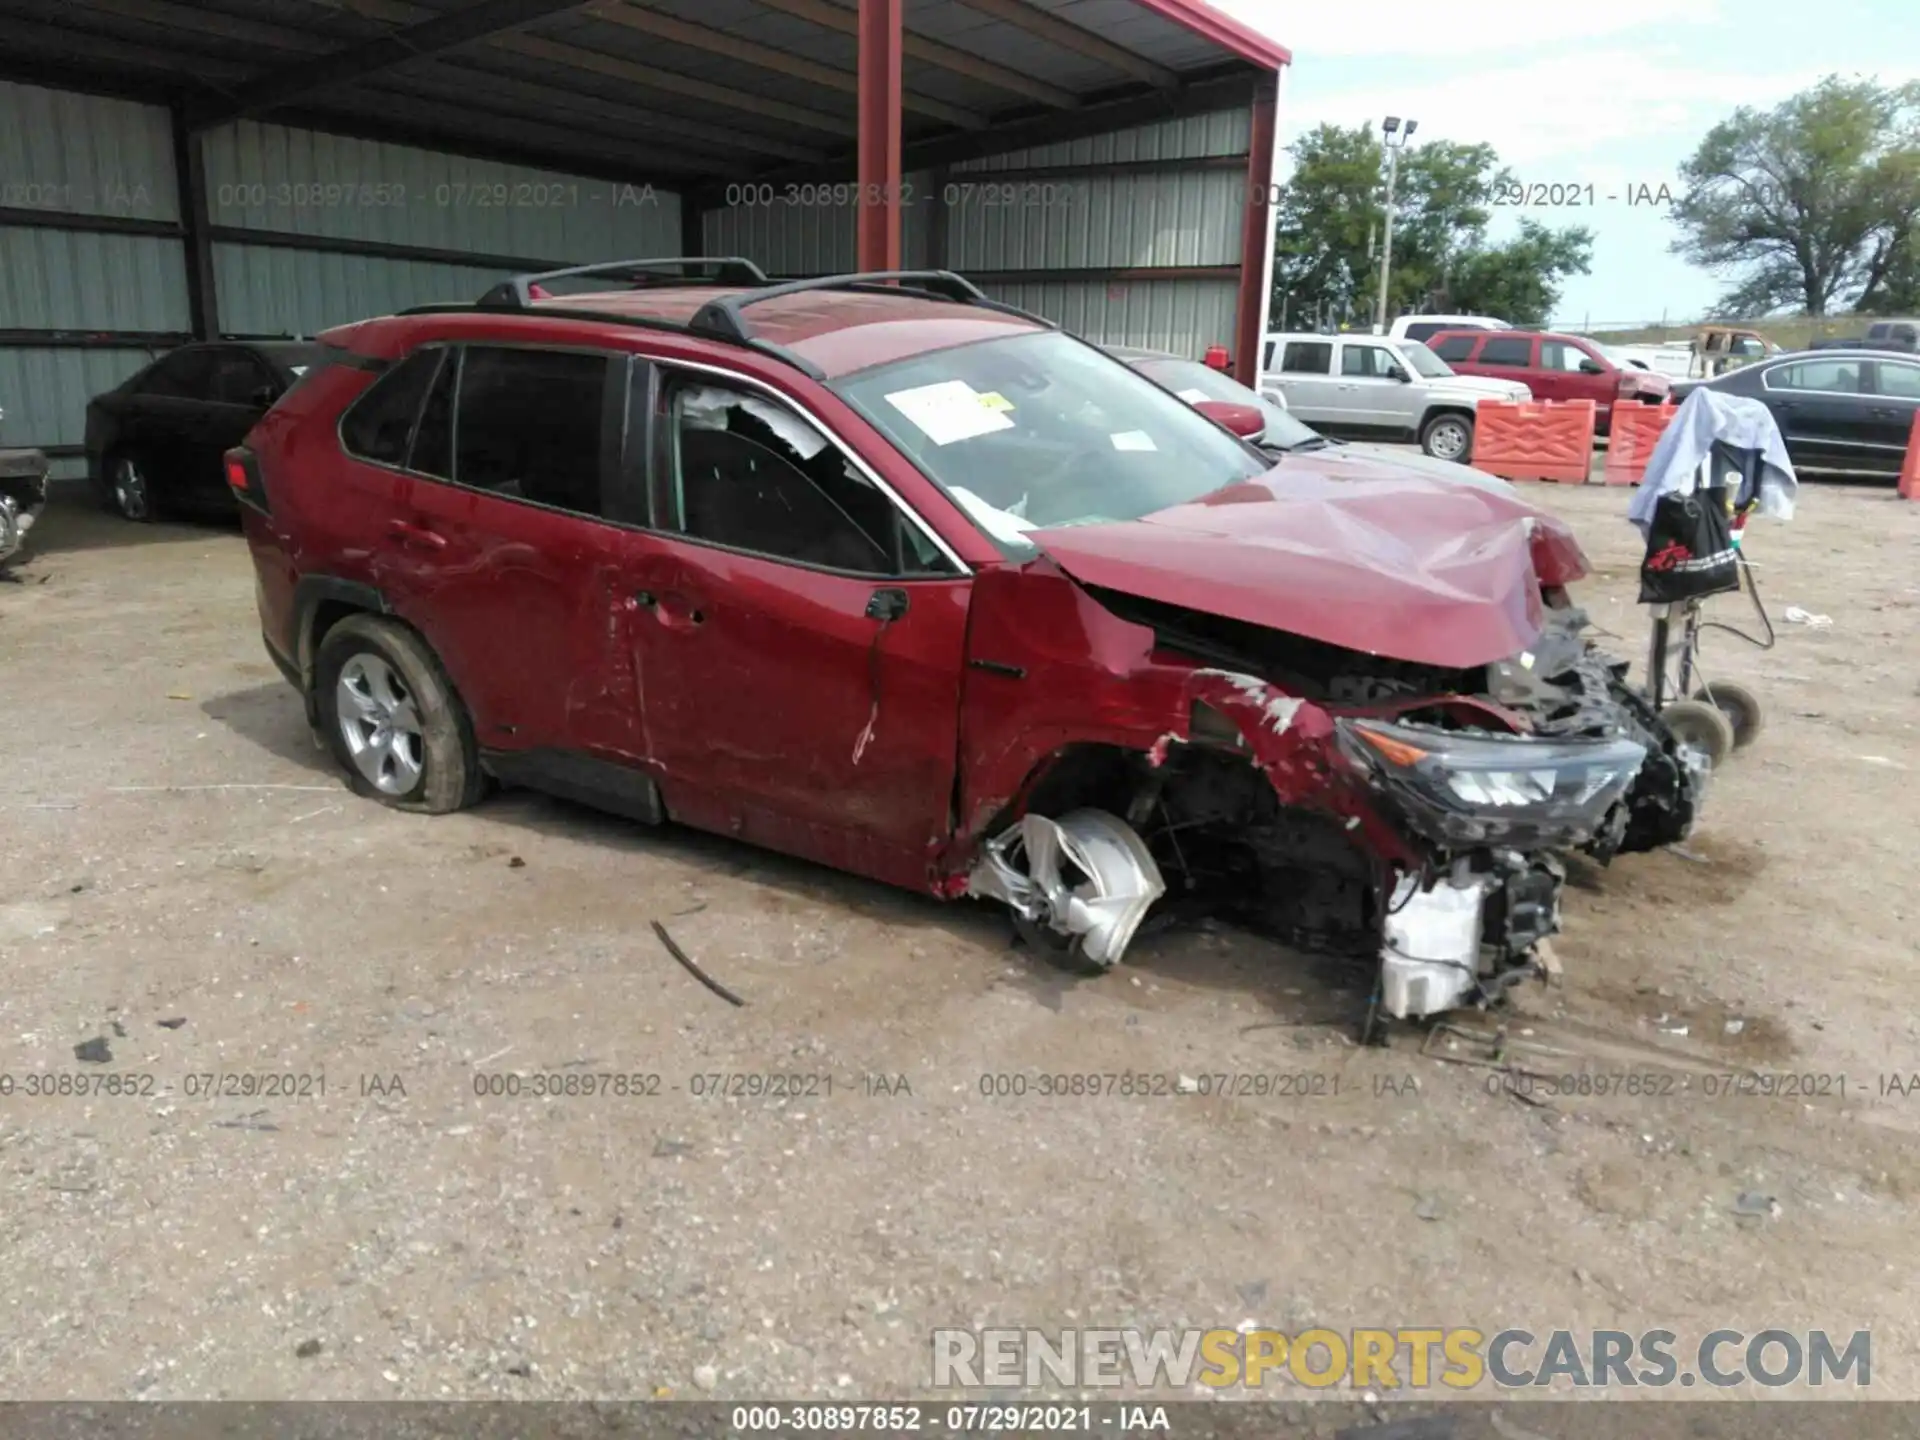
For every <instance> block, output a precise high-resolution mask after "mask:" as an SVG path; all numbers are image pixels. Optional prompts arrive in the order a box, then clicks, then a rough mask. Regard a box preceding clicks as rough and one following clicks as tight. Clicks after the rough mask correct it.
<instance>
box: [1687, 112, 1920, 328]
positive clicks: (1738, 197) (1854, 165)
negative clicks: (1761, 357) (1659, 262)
mask: <svg viewBox="0 0 1920 1440" xmlns="http://www.w3.org/2000/svg"><path fill="white" fill-rule="evenodd" d="M1680 179H1681V181H1682V183H1683V184H1685V185H1686V187H1687V189H1686V193H1685V194H1684V195H1682V196H1681V198H1680V199H1679V200H1678V201H1677V202H1676V203H1675V205H1674V218H1675V220H1676V221H1677V222H1678V224H1679V225H1680V228H1681V230H1682V232H1683V233H1682V237H1681V238H1680V239H1679V240H1678V241H1676V242H1675V244H1674V247H1673V248H1674V250H1675V252H1676V253H1678V254H1680V255H1684V256H1685V257H1687V258H1688V259H1690V260H1692V261H1694V262H1695V263H1697V264H1700V265H1704V266H1706V267H1708V268H1709V269H1712V270H1716V271H1720V272H1723V273H1725V274H1727V275H1728V277H1729V278H1730V279H1732V280H1733V282H1734V283H1733V286H1732V288H1731V289H1730V290H1729V291H1728V293H1727V295H1726V297H1725V299H1724V300H1723V301H1722V305H1723V307H1724V308H1725V309H1726V310H1728V311H1729V312H1731V313H1735V314H1766V313H1768V312H1769V311H1773V310H1780V309H1785V308H1794V309H1803V310H1805V311H1806V313H1807V314H1809V315H1826V314H1827V313H1829V311H1831V310H1834V309H1836V308H1843V307H1844V306H1845V305H1847V304H1848V303H1849V302H1851V303H1854V304H1856V305H1858V306H1859V307H1860V308H1862V309H1877V308H1881V307H1882V306H1885V305H1886V304H1887V303H1888V302H1890V301H1895V300H1896V299H1897V300H1900V301H1905V300H1910V299H1912V298H1913V289H1914V285H1915V278H1916V277H1915V275H1914V267H1915V264H1916V257H1915V253H1914V247H1915V245H1916V243H1920V242H1916V241H1915V238H1914V230H1915V227H1916V225H1920V81H1914V82H1910V83H1908V84H1904V85H1899V86H1892V87H1889V86H1884V85H1881V84H1879V83H1878V82H1877V81H1873V80H1863V79H1855V80H1843V79H1841V78H1840V77H1839V76H1837V75H1829V76H1828V77H1827V78H1826V79H1824V80H1822V81H1821V82H1820V83H1819V84H1818V85H1815V86H1814V87H1813V88H1812V89H1810V90H1805V91H1802V92H1801V93H1800V94H1798V95H1795V96H1794V97H1793V98H1791V99H1790V100H1786V101H1784V102H1782V103H1781V104H1779V105H1776V106H1775V107H1774V108H1773V109H1771V110H1755V109H1752V108H1750V107H1744V106H1743V107H1742V108H1741V109H1739V110H1736V111H1734V113H1733V114H1732V115H1730V116H1729V117H1728V118H1727V119H1725V120H1723V121H1721V122H1720V123H1719V124H1718V125H1715V126H1714V127H1713V128H1712V129H1711V130H1709V131H1708V132H1707V134H1706V138H1705V139H1703V140H1702V141H1701V142H1700V146H1699V148H1698V149H1697V150H1695V151H1694V153H1693V155H1692V156H1691V157H1690V158H1689V159H1688V160H1687V161H1686V162H1685V163H1684V164H1683V165H1682V166H1681V167H1680Z"/></svg>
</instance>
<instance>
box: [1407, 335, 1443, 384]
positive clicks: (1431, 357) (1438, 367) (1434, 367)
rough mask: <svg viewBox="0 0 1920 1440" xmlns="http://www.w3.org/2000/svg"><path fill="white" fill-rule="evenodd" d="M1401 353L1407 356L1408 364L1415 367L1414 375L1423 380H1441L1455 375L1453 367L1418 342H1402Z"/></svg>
mask: <svg viewBox="0 0 1920 1440" xmlns="http://www.w3.org/2000/svg"><path fill="white" fill-rule="evenodd" d="M1400 353H1401V354H1402V355H1404V356H1406V358H1407V364H1409V365H1411V366H1412V367H1413V373H1414V374H1416V375H1418V376H1419V377H1420V378H1421V379H1423V380H1440V379H1444V378H1445V377H1446V376H1448V375H1451V374H1453V367H1452V366H1451V365H1449V364H1447V362H1446V361H1444V360H1442V359H1441V358H1440V357H1439V356H1438V355H1436V354H1434V353H1433V351H1431V350H1429V349H1428V348H1427V347H1426V346H1425V345H1422V344H1421V343H1420V342H1419V341H1418V340H1402V341H1401V342H1400Z"/></svg>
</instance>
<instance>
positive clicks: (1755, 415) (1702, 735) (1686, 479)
mask: <svg viewBox="0 0 1920 1440" xmlns="http://www.w3.org/2000/svg"><path fill="white" fill-rule="evenodd" d="M1797 483H1798V482H1797V481H1796V479H1795V477H1794V474H1793V469H1792V465H1791V462H1789V461H1788V459H1787V456H1786V449H1785V447H1784V445H1782V444H1781V441H1780V434H1779V429H1778V427H1777V426H1776V425H1775V424H1774V421H1773V417H1772V415H1771V414H1770V413H1768V411H1767V409H1766V407H1765V406H1763V405H1760V404H1758V403H1757V402H1754V401H1749V400H1745V399H1743V398H1742V397H1738V396H1728V395H1722V394H1720V393H1718V392H1714V391H1707V390H1697V391H1695V392H1693V393H1692V394H1691V395H1689V396H1688V397H1687V399H1686V402H1685V403H1684V404H1683V405H1682V406H1681V409H1680V411H1679V413H1678V414H1676V415H1675V417H1674V421H1673V424H1672V425H1671V426H1670V427H1669V429H1668V431H1667V433H1666V434H1664V435H1662V436H1661V438H1660V443H1659V445H1658V446H1656V447H1655V450H1654V453H1653V455H1652V456H1651V457H1649V460H1648V465H1647V476H1646V481H1645V483H1644V485H1643V488H1642V489H1641V491H1640V492H1639V493H1637V494H1636V495H1635V496H1634V500H1633V506H1632V509H1631V510H1630V512H1629V514H1630V516H1631V518H1632V519H1633V520H1634V522H1635V523H1636V524H1637V525H1639V527H1640V529H1641V532H1642V534H1643V536H1644V537H1645V539H1646V542H1647V550H1646V556H1645V558H1644V559H1643V560H1642V562H1641V567H1640V600H1641V603H1642V604H1645V605H1647V606H1649V607H1650V611H1651V616H1652V626H1651V630H1652V636H1651V640H1650V642H1649V645H1648V649H1647V670H1646V689H1647V696H1648V698H1649V699H1650V700H1651V701H1652V702H1653V706H1654V708H1655V709H1656V710H1657V711H1658V712H1659V713H1660V717H1661V719H1662V720H1664V721H1665V722H1666V724H1667V726H1668V728H1669V729H1671V730H1672V731H1673V732H1674V735H1675V736H1676V738H1677V739H1679V740H1680V742H1681V743H1682V744H1683V745H1685V746H1686V747H1687V748H1688V749H1689V750H1691V751H1692V752H1693V753H1694V754H1695V755H1696V756H1697V757H1698V758H1699V762H1700V764H1701V766H1702V768H1705V769H1713V768H1716V767H1718V766H1719V765H1720V764H1722V763H1724V762H1725V761H1726V759H1727V758H1728V757H1729V756H1731V755H1732V754H1733V753H1734V752H1735V751H1737V750H1744V749H1746V748H1747V747H1748V746H1749V745H1751V744H1753V742H1754V741H1755V740H1756V739H1758V738H1759V735H1760V732H1761V728H1762V726H1763V723H1764V718H1763V715H1762V711H1761V707H1760V702H1759V699H1758V697H1756V696H1755V695H1754V693H1753V692H1752V691H1751V690H1749V689H1747V688H1746V687H1745V686H1744V685H1740V684H1737V683H1735V682H1734V681H1731V680H1725V679H1721V678H1718V677H1715V676H1713V675H1711V674H1710V673H1709V672H1708V671H1707V669H1706V667H1705V666H1704V665H1703V663H1702V654H1701V638H1702V635H1703V633H1704V632H1706V631H1708V630H1722V631H1725V632H1726V633H1728V634H1731V635H1734V636H1736V637H1738V638H1739V639H1742V640H1745V641H1746V642H1747V643H1749V644H1751V645H1754V646H1757V647H1759V648H1761V649H1771V648H1772V646H1773V643H1774V629H1773V624H1772V622H1771V620H1769V619H1768V616H1767V612H1766V607H1765V605H1764V604H1762V603H1761V600H1760V591H1759V588H1758V585H1757V584H1756V582H1755V578H1754V568H1753V566H1752V564H1751V563H1750V562H1749V561H1748V559H1747V555H1746V552H1745V549H1744V546H1743V541H1744V538H1745V530H1746V524H1747V521H1748V519H1749V518H1751V517H1752V516H1753V515H1754V514H1756V513H1765V514H1772V515H1775V516H1779V517H1781V518H1787V517H1790V516H1791V515H1792V513H1793V498H1794V491H1795V489H1796V488H1797ZM1741 591H1744V592H1745V593H1746V594H1747V595H1748V596H1749V598H1750V599H1751V601H1752V603H1753V608H1754V613H1755V614H1756V615H1757V616H1758V617H1759V631H1758V633H1753V632H1749V631H1747V630H1743V629H1741V628H1740V627H1738V626H1736V625H1733V624H1730V623H1728V622H1726V621H1724V620H1718V619H1710V618H1706V614H1705V602H1706V601H1707V600H1708V599H1710V598H1711V597H1713V596H1716V595H1724V594H1733V593H1738V592H1741Z"/></svg>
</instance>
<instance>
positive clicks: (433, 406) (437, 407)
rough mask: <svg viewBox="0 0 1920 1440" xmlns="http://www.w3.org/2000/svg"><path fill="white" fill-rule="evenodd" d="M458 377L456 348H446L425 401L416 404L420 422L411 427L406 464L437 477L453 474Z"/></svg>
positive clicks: (458, 364)
mask: <svg viewBox="0 0 1920 1440" xmlns="http://www.w3.org/2000/svg"><path fill="white" fill-rule="evenodd" d="M459 381H460V352H459V351H458V350H449V351H447V360H446V363H445V364H444V365H442V366H441V367H440V371H439V373H438V374H437V375H435V376H434V377H433V388H432V389H431V390H429V391H428V392H427V403H426V404H425V405H423V406H421V408H420V423H419V424H418V425H417V426H415V427H414V431H413V450H412V451H411V452H410V453H409V454H408V456H407V468H408V469H409V470H418V471H419V472H420V473H421V474H422V475H432V476H435V477H436V478H438V479H441V480H451V479H452V478H453V393H454V387H455V386H456V385H457V384H458V383H459Z"/></svg>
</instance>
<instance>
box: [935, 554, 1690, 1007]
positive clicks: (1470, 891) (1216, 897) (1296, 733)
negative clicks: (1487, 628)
mask: <svg viewBox="0 0 1920 1440" xmlns="http://www.w3.org/2000/svg"><path fill="white" fill-rule="evenodd" d="M1090 593H1091V594H1092V595H1093V597H1094V598H1095V599H1096V600H1097V601H1098V602H1099V604H1100V605H1101V606H1102V607H1103V608H1105V609H1107V610H1109V611H1111V612H1112V613H1114V614H1115V615H1117V616H1119V617H1120V618H1122V619H1124V620H1127V621H1130V622H1132V623H1135V624H1139V625H1143V626H1147V627H1149V628H1151V630H1152V631H1153V635H1154V640H1155V658H1156V660H1178V661H1181V662H1184V663H1186V664H1189V665H1193V666H1195V667H1196V668H1195V669H1193V671H1192V677H1193V678H1192V686H1191V693H1192V705H1191V712H1190V720H1189V724H1188V726H1187V728H1186V730H1185V732H1184V733H1173V734H1169V735H1168V736H1166V737H1163V740H1162V742H1161V743H1160V744H1158V745H1156V746H1155V747H1154V749H1153V751H1152V752H1151V753H1149V754H1141V753H1139V752H1137V751H1130V750H1126V749H1122V748H1119V747H1107V746H1084V747H1073V748H1071V749H1069V750H1068V751H1067V752H1065V753H1063V754H1062V755H1061V756H1060V757H1059V759H1058V761H1057V763H1055V764H1054V765H1053V766H1052V767H1051V768H1050V769H1048V770H1047V772H1046V773H1045V774H1044V776H1042V777H1041V779H1040V780H1039V782H1038V783H1037V784H1036V785H1035V787H1034V788H1033V790H1032V792H1031V793H1030V794H1029V795H1027V796H1026V797H1025V804H1024V812H1025V813H1024V814H1023V815H1021V817H1020V818H1019V819H1018V820H1017V821H1015V822H1014V823H1013V824H1012V825H1011V826H1009V827H1005V828H1002V829H1000V830H998V831H997V832H996V833H995V834H994V835H993V836H992V838H990V839H989V840H988V841H987V843H986V844H985V846H984V848H983V850H982V853H981V855H980V858H979V859H978V861H977V862H976V864H975V865H974V868H973V870H972V873H971V874H970V876H969V882H968V888H969V890H970V891H971V892H972V893H974V894H976V895H987V896H991V897H994V898H998V899H1000V900H1003V901H1005V902H1006V903H1007V904H1008V905H1009V907H1010V908H1011V909H1012V911H1013V913H1014V917H1015V924H1016V926H1017V928H1018V929H1019V930H1020V932H1021V934H1022V935H1023V936H1024V937H1025V938H1026V939H1027V941H1028V942H1029V943H1030V944H1032V945H1034V946H1036V947H1038V948H1041V949H1042V950H1044V951H1046V952H1047V953H1049V954H1050V955H1051V956H1052V957H1053V958H1054V959H1055V960H1056V961H1059V962H1062V963H1067V964H1069V965H1071V966H1072V967H1073V968H1077V969H1083V970H1088V971H1097V970H1104V969H1106V968H1108V967H1110V966H1112V965H1113V964H1114V963H1116V962H1117V961H1118V960H1119V959H1120V957H1121V955H1122V954H1123V953H1124V951H1125V948H1126V946H1127V944H1128V942H1129V941H1130V940H1131V939H1132V938H1133V936H1134V935H1135V934H1136V932H1137V931H1138V929H1139V927H1140V925H1141V923H1142V922H1143V920H1144V919H1145V918H1146V915H1147V912H1148V910H1149V909H1152V908H1154V907H1155V906H1156V905H1157V906H1158V907H1159V911H1160V913H1162V914H1165V915H1167V916H1169V917H1170V918H1178V917H1180V916H1182V915H1187V916H1198V915H1203V914H1204V915H1213V916H1217V917H1220V918H1222V919H1227V920H1230V921H1232V922H1234V923H1237V924H1240V925H1242V926H1245V927H1246V928H1248V929H1250V930H1252V931H1255V932H1257V933H1260V934H1264V935H1267V936H1269V937H1271V938H1273V939H1276V940H1279V941H1281V942H1283V943H1285V944H1288V945H1291V946H1295V947H1298V948H1302V949H1308V950H1314V951H1320V952H1330V953H1333V954H1336V955H1341V956H1346V957H1350V958H1353V959H1355V960H1362V961H1377V963H1378V967H1379V969H1378V983H1377V988H1376V990H1375V1003H1376V1005H1377V1007H1378V1009H1379V1010H1380V1011H1382V1012H1384V1013H1385V1014H1387V1015H1391V1016H1395V1017H1400V1018H1408V1017H1420V1016H1426V1015H1433V1014H1437V1013H1439V1012H1441V1011H1445V1010H1449V1009H1454V1008H1457V1007H1459V1006H1462V1005H1471V1004H1487V1003H1491V1002H1492V1001H1495V1000H1497V999H1498V998H1499V997H1500V996H1501V995H1502V994H1503V993H1504V992H1505V991H1506V990H1507V989H1508V987H1510V986H1511V985H1512V984H1513V983H1515V982H1516V981H1518V980H1520V979H1523V978H1526V977H1528V976H1530V975H1535V974H1538V973H1540V970H1541V966H1540V962H1539V960H1538V956H1537V947H1538V946H1539V945H1540V943H1541V942H1542V941H1544V940H1546V939H1547V938H1548V937H1550V936H1551V935H1553V934H1555V933H1556V932H1557V931H1558V930H1559V928H1560V890H1561V886H1562V883H1563V881H1564V877H1565V870H1564V867H1563V863H1562V861H1563V857H1564V856H1565V855H1567V854H1569V853H1571V852H1576V851H1577V852H1581V853H1584V854H1586V855H1588V856H1590V857H1592V858H1593V859H1594V860H1596V861H1598V862H1600V863H1602V864H1604V863H1606V862H1607V861H1609V860H1611V859H1612V857H1613V856H1615V855H1616V854H1619V853H1622V852H1627V851H1640V850H1649V849H1653V848H1655V847H1657V846H1660V845H1666V844H1671V843H1673V842H1676V841H1678V840H1681V839H1683V838H1684V837H1685V836H1686V835H1687V833H1688V832H1689V830H1690V828H1691V826H1692V824H1693V820H1694V816H1695V814H1696V811H1697V810H1698V807H1699V803H1700V799H1701V795H1702V791H1703V786H1704V777H1705V767H1704V765H1703V764H1702V763H1700V762H1699V760H1698V758H1697V757H1695V756H1694V755H1692V754H1691V753H1690V752H1689V751H1687V750H1685V749H1683V747H1681V746H1680V745H1679V744H1678V743H1677V742H1676V740H1675V738H1674V736H1673V735H1672V734H1671V733H1669V732H1668V731H1667V729H1666V727H1665V726H1664V725H1663V724H1662V723H1661V721H1660V720H1659V718H1658V717H1657V715H1655V713H1654V712H1653V710H1652V709H1651V707H1650V706H1649V705H1648V704H1647V703H1646V701H1645V699H1644V698H1643V697H1642V696H1641V695H1639V694H1638V692H1636V691H1635V690H1634V689H1633V688H1632V687H1631V686H1630V685H1629V684H1628V683H1627V679H1626V674H1627V665H1626V663H1625V662H1623V661H1617V660H1614V659H1612V658H1611V657H1609V656H1607V655H1606V654H1604V653H1603V652H1602V651H1600V650H1599V649H1597V648H1596V646H1595V645H1594V643H1593V639H1592V637H1591V635H1590V633H1589V630H1590V627H1589V622H1588V619H1587V616H1586V615H1585V613H1584V612H1582V611H1580V610H1578V609H1576V608H1573V607H1572V606H1570V605H1569V604H1567V603H1566V597H1565V594H1564V592H1563V591H1558V590H1552V591H1549V592H1548V594H1547V608H1546V611H1545V618H1544V623H1543V626H1542V629H1541V633H1540V635H1539V637H1538V639H1537V640H1536V641H1535V642H1534V644H1533V645H1532V646H1531V647H1530V648H1529V649H1528V650H1527V651H1525V652H1523V653H1521V654H1518V655H1515V656H1512V657H1509V658H1508V659H1505V660H1502V661H1499V662H1497V663H1495V664H1492V665H1488V666H1483V667H1477V668H1474V669H1467V670H1448V669H1443V668H1436V667H1433V666H1427V665H1421V664H1417V663H1413V662H1407V661H1401V660H1394V659H1389V658H1383V657H1379V656H1373V655H1366V654H1362V653H1359V652H1356V651H1352V650H1347V649H1343V648H1341V647H1338V646H1334V645H1329V644H1325V643H1323V642H1320V641H1316V640H1312V639H1307V638H1303V637H1301V636H1298V635H1294V634H1289V633H1286V632H1283V631H1278V630H1274V629H1270V628H1267V627H1263V626H1258V625H1253V624H1249V623H1246V622H1243V621H1239V620H1234V619H1229V618H1224V617H1221V616H1219V615H1215V614H1207V613H1204V612H1199V611H1194V610H1189V609H1186V608H1184V607H1181V606H1178V605H1172V604H1167V603H1164V602H1160V601H1153V600H1145V599H1141V598H1139V597H1137V596H1132V595H1125V594H1120V593H1116V592H1113V591H1109V590H1090Z"/></svg>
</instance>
